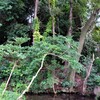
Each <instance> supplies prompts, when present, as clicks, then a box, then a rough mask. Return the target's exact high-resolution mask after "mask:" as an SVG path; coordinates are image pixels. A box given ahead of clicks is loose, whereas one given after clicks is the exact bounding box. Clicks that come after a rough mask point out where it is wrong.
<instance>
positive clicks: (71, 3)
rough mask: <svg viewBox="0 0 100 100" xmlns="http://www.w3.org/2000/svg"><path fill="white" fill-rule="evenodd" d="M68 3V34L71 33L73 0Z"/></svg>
mask: <svg viewBox="0 0 100 100" xmlns="http://www.w3.org/2000/svg"><path fill="white" fill-rule="evenodd" d="M69 3H70V14H69V23H70V26H69V30H68V36H71V35H72V22H73V0H70V1H69Z"/></svg>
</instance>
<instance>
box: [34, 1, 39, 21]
mask: <svg viewBox="0 0 100 100" xmlns="http://www.w3.org/2000/svg"><path fill="white" fill-rule="evenodd" d="M38 4H39V0H35V11H34V19H36V17H37V12H38Z"/></svg>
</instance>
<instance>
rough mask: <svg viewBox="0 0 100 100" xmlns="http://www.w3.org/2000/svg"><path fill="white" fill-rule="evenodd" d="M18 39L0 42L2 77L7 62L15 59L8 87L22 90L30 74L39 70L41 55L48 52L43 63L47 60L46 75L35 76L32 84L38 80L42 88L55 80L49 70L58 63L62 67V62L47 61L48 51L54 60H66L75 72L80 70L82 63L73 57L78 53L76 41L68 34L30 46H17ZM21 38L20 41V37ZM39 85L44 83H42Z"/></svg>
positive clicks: (55, 82) (54, 67)
mask: <svg viewBox="0 0 100 100" xmlns="http://www.w3.org/2000/svg"><path fill="white" fill-rule="evenodd" d="M21 39H22V38H16V39H15V40H16V41H14V43H12V44H6V45H0V55H2V57H3V60H2V67H1V68H3V65H5V68H6V69H4V70H2V73H5V70H6V71H7V72H6V76H9V74H10V71H8V70H9V69H11V67H12V66H13V64H11V62H12V63H14V61H18V64H17V67H16V68H15V71H14V73H13V75H12V79H11V83H10V85H9V86H11V87H14V89H13V90H14V91H22V90H23V89H24V88H25V86H26V84H27V83H29V82H30V80H31V78H32V76H33V75H34V74H35V73H36V71H37V70H38V69H39V67H40V63H41V60H42V57H43V55H44V54H48V56H47V59H46V61H45V63H44V66H46V64H47V63H50V64H49V66H46V69H47V74H48V75H47V77H45V74H46V73H41V74H43V75H42V76H41V75H40V76H39V77H38V78H37V81H35V82H36V83H35V85H36V84H38V82H40V83H41V87H43V88H44V89H45V88H51V87H52V86H53V84H57V83H58V79H56V78H54V77H53V76H52V71H53V70H54V69H56V68H58V66H59V68H62V65H61V64H60V63H59V64H57V61H54V60H53V59H52V58H50V59H51V61H50V60H49V59H48V58H49V56H50V54H51V55H52V54H54V56H55V57H56V58H57V59H58V58H59V59H61V60H62V61H65V60H66V61H69V63H70V64H71V66H72V68H73V69H75V70H76V71H77V72H80V71H81V70H82V65H81V64H80V63H79V62H78V61H77V57H78V56H79V54H78V53H77V45H78V43H76V42H75V41H73V40H72V38H71V37H67V38H66V37H64V36H55V38H52V37H47V38H46V39H45V40H43V41H41V42H39V41H36V42H35V44H34V46H31V47H21V46H20V45H17V44H19V41H20V40H21ZM22 40H23V41H24V39H22ZM23 41H22V42H23ZM16 42H18V43H16ZM54 43H55V44H54ZM67 44H71V45H70V46H71V47H70V48H69V47H68V45H67ZM52 56H53V55H52ZM4 60H5V61H6V60H7V61H8V62H9V63H10V64H11V66H9V63H8V64H5V63H4ZM42 77H45V78H42ZM1 78H2V76H1ZM41 79H43V80H41ZM33 84H34V83H33ZM43 84H46V85H45V86H43ZM36 87H37V86H36ZM36 87H34V86H33V87H32V90H34V88H35V89H36ZM38 88H39V86H38V87H37V89H38Z"/></svg>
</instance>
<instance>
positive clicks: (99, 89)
mask: <svg viewBox="0 0 100 100" xmlns="http://www.w3.org/2000/svg"><path fill="white" fill-rule="evenodd" d="M94 94H95V95H96V97H95V100H100V99H99V97H100V86H96V87H95V88H94Z"/></svg>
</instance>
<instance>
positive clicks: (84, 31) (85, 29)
mask: <svg viewBox="0 0 100 100" xmlns="http://www.w3.org/2000/svg"><path fill="white" fill-rule="evenodd" d="M99 12H100V8H99V9H97V10H95V11H94V12H93V13H92V14H91V16H90V18H89V19H88V20H87V22H86V24H85V25H84V27H83V28H82V29H81V35H80V39H79V47H78V53H80V54H81V52H82V49H83V45H84V41H85V37H86V34H87V33H88V31H89V29H90V27H91V25H93V23H94V22H95V20H96V16H97V15H98V14H99ZM78 60H79V59H78Z"/></svg>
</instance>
